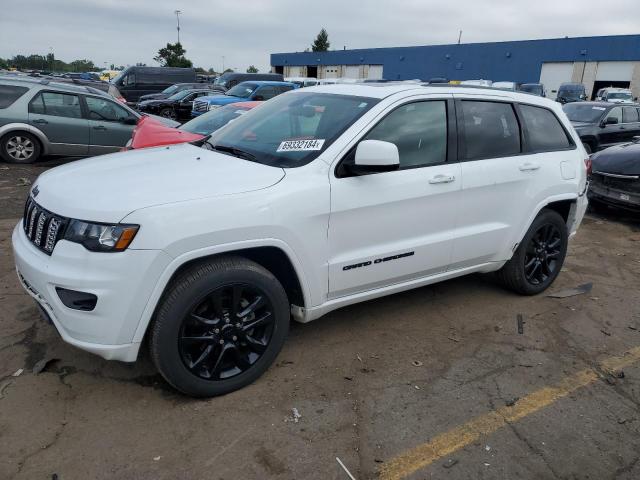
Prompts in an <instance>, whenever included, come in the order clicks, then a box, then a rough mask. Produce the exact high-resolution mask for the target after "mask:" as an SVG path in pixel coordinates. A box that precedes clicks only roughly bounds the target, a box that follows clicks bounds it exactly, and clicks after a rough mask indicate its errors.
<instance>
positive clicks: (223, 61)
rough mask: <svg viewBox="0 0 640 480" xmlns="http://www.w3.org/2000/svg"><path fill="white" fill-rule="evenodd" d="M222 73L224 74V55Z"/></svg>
mask: <svg viewBox="0 0 640 480" xmlns="http://www.w3.org/2000/svg"><path fill="white" fill-rule="evenodd" d="M222 73H224V55H223V56H222Z"/></svg>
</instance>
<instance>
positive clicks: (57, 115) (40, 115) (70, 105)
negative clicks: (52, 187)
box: [29, 91, 89, 155]
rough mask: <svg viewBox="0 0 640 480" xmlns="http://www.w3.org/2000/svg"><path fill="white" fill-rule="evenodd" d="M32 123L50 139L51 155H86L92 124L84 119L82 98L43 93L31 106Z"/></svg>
mask: <svg viewBox="0 0 640 480" xmlns="http://www.w3.org/2000/svg"><path fill="white" fill-rule="evenodd" d="M29 123H30V124H31V125H33V126H34V127H36V128H38V129H40V130H41V131H42V132H44V134H45V135H46V136H47V138H48V139H49V142H50V144H51V150H50V153H52V154H55V155H86V154H87V153H88V145H89V122H88V121H87V119H86V118H84V116H83V115H82V106H81V104H80V98H79V97H78V95H74V94H70V93H60V92H53V91H41V92H40V93H38V94H37V95H36V96H35V97H34V98H33V99H32V100H31V102H30V103H29Z"/></svg>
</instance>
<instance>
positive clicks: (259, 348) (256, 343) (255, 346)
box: [245, 335, 267, 355]
mask: <svg viewBox="0 0 640 480" xmlns="http://www.w3.org/2000/svg"><path fill="white" fill-rule="evenodd" d="M245 341H246V342H247V346H248V347H249V349H250V350H252V351H253V352H255V353H258V354H260V355H262V354H263V353H264V351H265V350H266V349H267V344H266V343H263V342H261V341H260V340H256V339H255V338H253V337H252V336H251V335H246V336H245Z"/></svg>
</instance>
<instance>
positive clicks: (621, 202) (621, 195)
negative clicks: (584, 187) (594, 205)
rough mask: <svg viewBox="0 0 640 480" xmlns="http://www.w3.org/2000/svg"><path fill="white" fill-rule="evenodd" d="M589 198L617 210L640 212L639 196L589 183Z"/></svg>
mask: <svg viewBox="0 0 640 480" xmlns="http://www.w3.org/2000/svg"><path fill="white" fill-rule="evenodd" d="M589 198H590V199H593V200H596V201H598V202H601V203H606V204H607V205H611V206H614V207H618V208H624V209H627V210H633V211H640V194H638V193H634V192H628V191H623V190H619V189H616V188H611V187H607V186H605V185H601V184H597V183H591V185H590V186H589Z"/></svg>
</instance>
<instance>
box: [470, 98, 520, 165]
mask: <svg viewBox="0 0 640 480" xmlns="http://www.w3.org/2000/svg"><path fill="white" fill-rule="evenodd" d="M462 112H463V116H464V135H463V141H464V145H465V147H466V155H465V158H466V159H467V160H478V159H482V158H499V157H508V156H510V155H517V154H519V153H520V128H519V126H518V120H517V119H516V115H515V113H514V111H513V106H512V105H511V104H510V103H499V102H477V101H468V100H463V101H462Z"/></svg>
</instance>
